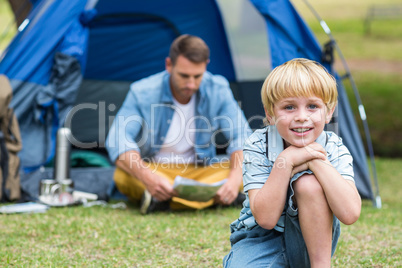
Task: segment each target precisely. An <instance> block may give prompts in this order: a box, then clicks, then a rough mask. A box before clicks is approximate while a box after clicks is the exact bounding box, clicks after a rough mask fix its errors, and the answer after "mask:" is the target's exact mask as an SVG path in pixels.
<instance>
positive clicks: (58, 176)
mask: <svg viewBox="0 0 402 268" xmlns="http://www.w3.org/2000/svg"><path fill="white" fill-rule="evenodd" d="M70 137H71V130H70V129H69V128H60V129H59V130H58V131H57V138H56V156H55V161H54V174H53V175H54V179H55V180H56V181H57V182H61V181H63V180H65V179H69V178H70V147H71V144H70Z"/></svg>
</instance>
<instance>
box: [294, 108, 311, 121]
mask: <svg viewBox="0 0 402 268" xmlns="http://www.w3.org/2000/svg"><path fill="white" fill-rule="evenodd" d="M309 117H310V113H308V112H307V111H304V110H299V111H298V113H297V114H296V116H295V121H298V122H306V121H307V120H309Z"/></svg>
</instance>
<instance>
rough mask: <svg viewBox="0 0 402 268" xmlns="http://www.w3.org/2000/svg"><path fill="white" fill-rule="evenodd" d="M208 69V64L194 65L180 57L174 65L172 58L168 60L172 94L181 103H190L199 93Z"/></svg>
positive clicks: (167, 68) (167, 65)
mask: <svg viewBox="0 0 402 268" xmlns="http://www.w3.org/2000/svg"><path fill="white" fill-rule="evenodd" d="M206 69H207V62H202V63H194V62H191V61H190V60H188V59H187V58H185V57H183V56H181V55H179V57H177V60H176V64H174V65H173V63H172V61H171V60H170V58H166V70H167V71H168V72H169V73H170V87H171V89H172V94H173V97H174V98H175V99H176V100H177V101H178V102H179V103H182V104H186V103H188V102H189V101H190V99H191V96H192V95H193V94H194V93H196V92H197V91H198V89H199V87H200V84H201V80H202V76H203V74H204V72H205V71H206Z"/></svg>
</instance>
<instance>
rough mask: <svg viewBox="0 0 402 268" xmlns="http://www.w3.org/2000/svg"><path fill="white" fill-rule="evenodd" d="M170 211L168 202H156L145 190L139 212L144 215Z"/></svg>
mask: <svg viewBox="0 0 402 268" xmlns="http://www.w3.org/2000/svg"><path fill="white" fill-rule="evenodd" d="M169 209H170V204H169V201H163V202H161V201H158V200H156V199H155V198H153V197H152V196H151V194H150V193H149V192H148V191H147V190H145V191H144V193H143V195H142V197H141V203H140V212H141V214H143V215H145V214H148V213H151V212H155V211H167V210H169Z"/></svg>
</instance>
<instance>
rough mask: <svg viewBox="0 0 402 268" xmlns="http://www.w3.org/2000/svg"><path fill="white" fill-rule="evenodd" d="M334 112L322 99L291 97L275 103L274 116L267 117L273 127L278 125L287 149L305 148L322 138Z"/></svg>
mask: <svg viewBox="0 0 402 268" xmlns="http://www.w3.org/2000/svg"><path fill="white" fill-rule="evenodd" d="M333 112H334V109H332V111H328V108H327V107H326V105H325V103H324V102H323V101H322V99H320V98H317V97H290V98H284V99H282V100H280V101H278V102H277V103H275V105H274V116H273V117H272V116H270V115H268V114H267V117H268V119H269V121H270V124H271V125H276V128H277V130H278V132H279V134H280V135H281V137H282V138H283V139H284V141H285V146H286V147H288V146H290V145H294V146H296V147H304V146H307V145H309V144H311V143H313V142H314V141H315V140H316V139H317V138H318V136H320V134H321V133H322V131H323V130H324V126H325V124H327V123H329V121H330V119H331V116H332V113H333Z"/></svg>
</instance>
